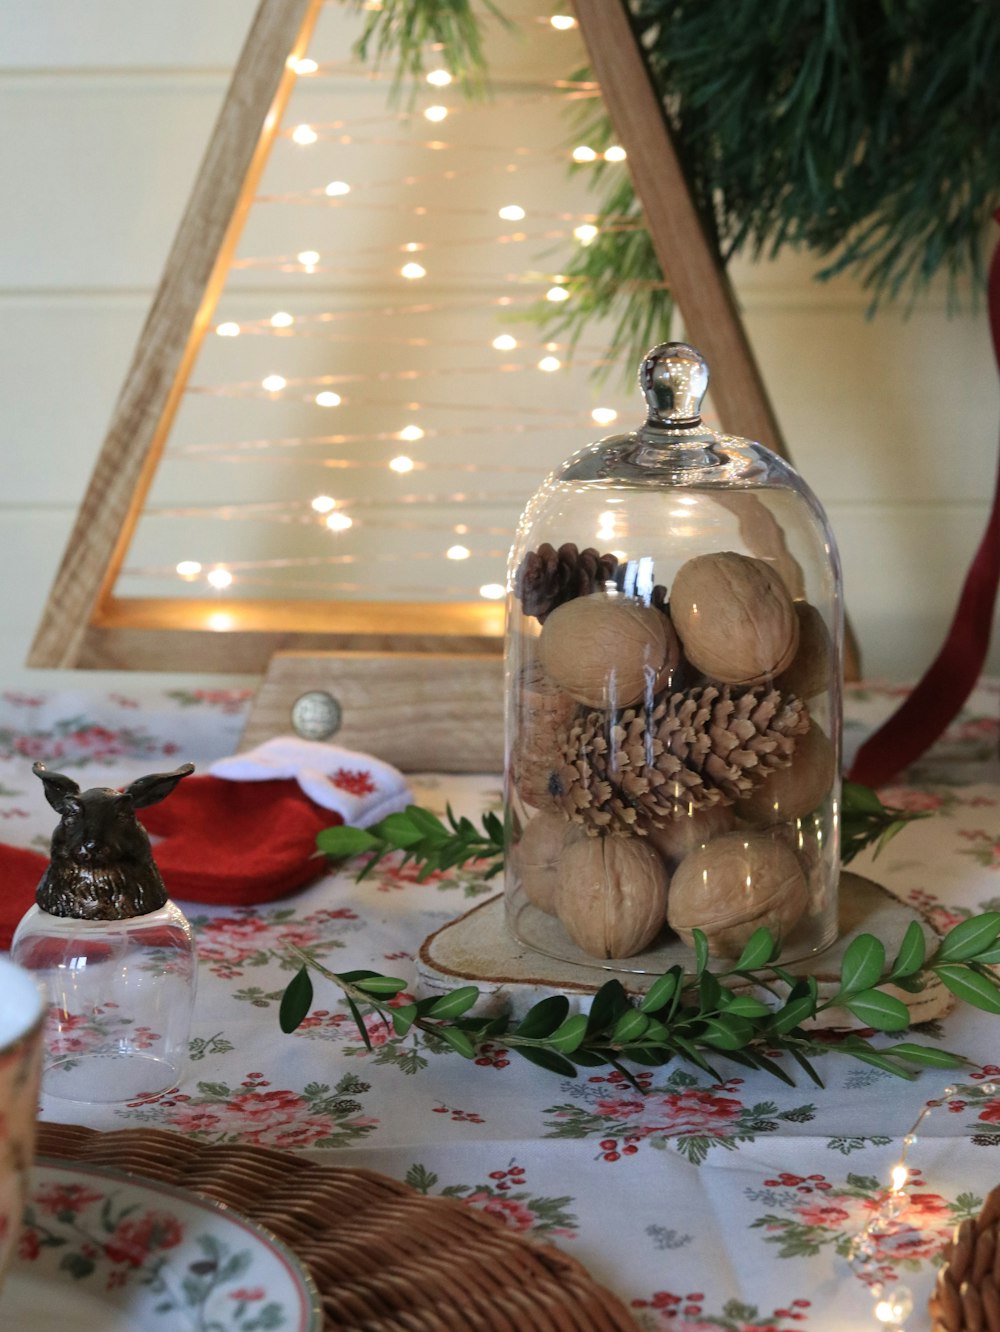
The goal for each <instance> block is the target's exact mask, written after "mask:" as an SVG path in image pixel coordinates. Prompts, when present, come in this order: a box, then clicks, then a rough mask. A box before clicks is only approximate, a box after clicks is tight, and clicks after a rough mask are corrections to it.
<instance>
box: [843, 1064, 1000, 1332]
mask: <svg viewBox="0 0 1000 1332" xmlns="http://www.w3.org/2000/svg"><path fill="white" fill-rule="evenodd" d="M976 1076H982V1075H977V1074H973V1077H976ZM998 1091H1000V1084H998V1083H996V1082H994V1081H992V1080H990V1081H986V1082H981V1083H979V1085H978V1086H976V1087H975V1088H969V1089H968V1091H967V1092H966V1093H965V1094H966V1096H967V1097H969V1096H976V1097H978V1098H980V1099H982V1100H988V1099H989V1098H990V1097H991V1096H995V1095H996V1094H997V1092H998ZM957 1092H958V1088H957V1087H956V1086H953V1085H949V1086H947V1087H945V1088H944V1090H943V1091H942V1092H941V1094H940V1096H938V1097H935V1098H934V1099H933V1100H930V1101H926V1102H925V1103H924V1106H923V1109H922V1110H921V1111H920V1113H919V1115H917V1117H916V1119H915V1120H914V1121H913V1124H912V1125H911V1127H910V1129H909V1131H908V1132H907V1133H905V1134H904V1135H903V1138H902V1150H901V1152H900V1154H899V1159H898V1160H897V1161H896V1162H895V1163H894V1164H893V1165H892V1166H891V1167H890V1170H889V1187H888V1189H887V1190H886V1191H885V1193H883V1195H882V1198H881V1201H880V1203H879V1206H878V1208H877V1210H876V1211H875V1213H874V1214H873V1216H872V1218H871V1220H870V1221H869V1222H868V1223H867V1225H866V1226H865V1227H864V1229H863V1230H861V1231H860V1232H859V1233H858V1234H857V1235H855V1237H854V1238H853V1240H852V1241H851V1246H850V1252H849V1255H848V1263H849V1264H850V1267H851V1270H852V1271H853V1273H854V1275H855V1276H856V1277H857V1278H858V1279H859V1280H860V1281H862V1282H863V1283H864V1284H865V1285H866V1286H867V1287H868V1290H869V1292H870V1294H871V1296H872V1299H873V1300H874V1301H875V1309H874V1314H875V1326H876V1327H878V1328H880V1329H882V1332H906V1320H907V1319H908V1318H909V1316H910V1314H911V1313H912V1312H913V1294H912V1292H911V1291H910V1289H909V1287H908V1286H905V1285H897V1286H894V1287H892V1288H891V1289H888V1288H887V1287H886V1283H885V1282H884V1281H883V1280H882V1279H881V1277H880V1276H879V1275H878V1273H877V1267H878V1261H877V1259H878V1252H877V1243H876V1241H877V1239H878V1238H880V1237H882V1236H885V1235H891V1234H892V1233H893V1227H894V1225H895V1224H896V1223H897V1222H898V1221H900V1219H901V1218H902V1217H903V1216H904V1214H905V1212H906V1209H907V1207H908V1206H909V1193H908V1189H907V1186H908V1184H909V1181H910V1178H911V1170H910V1167H909V1165H908V1164H907V1161H908V1157H909V1153H910V1149H911V1148H913V1147H915V1146H916V1145H917V1143H918V1141H919V1136H918V1135H919V1131H920V1129H921V1128H922V1126H923V1124H924V1122H925V1121H926V1119H927V1118H928V1116H929V1115H930V1114H931V1113H932V1112H933V1111H934V1110H937V1109H939V1108H940V1107H941V1106H942V1105H944V1104H945V1102H946V1101H949V1100H950V1099H951V1098H952V1097H953V1096H955V1095H956V1093H957Z"/></svg>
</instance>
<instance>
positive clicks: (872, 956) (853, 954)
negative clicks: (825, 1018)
mask: <svg viewBox="0 0 1000 1332" xmlns="http://www.w3.org/2000/svg"><path fill="white" fill-rule="evenodd" d="M884 969H885V945H884V944H883V943H882V941H881V939H876V938H875V936H874V934H859V935H858V937H857V938H856V939H854V940H852V941H851V943H850V944H849V945H848V947H847V951H846V952H845V953H844V960H843V962H842V963H841V966H840V993H841V995H846V994H848V993H849V992H850V991H852V990H868V989H870V988H871V987H872V986H873V985H877V984H878V982H879V980H880V979H881V977H882V972H883V971H884Z"/></svg>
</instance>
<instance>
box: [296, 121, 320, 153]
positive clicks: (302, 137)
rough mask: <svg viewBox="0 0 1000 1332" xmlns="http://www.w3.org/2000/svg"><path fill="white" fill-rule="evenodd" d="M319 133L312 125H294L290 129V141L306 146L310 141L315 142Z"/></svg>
mask: <svg viewBox="0 0 1000 1332" xmlns="http://www.w3.org/2000/svg"><path fill="white" fill-rule="evenodd" d="M318 138H319V135H318V134H317V133H316V131H315V130H314V129H313V127H312V125H296V126H295V128H294V129H293V130H292V142H293V143H297V144H300V145H301V146H302V147H303V148H306V147H308V146H309V144H311V143H315V142H316V140H317V139H318Z"/></svg>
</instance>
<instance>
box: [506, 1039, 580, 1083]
mask: <svg viewBox="0 0 1000 1332" xmlns="http://www.w3.org/2000/svg"><path fill="white" fill-rule="evenodd" d="M511 1049H512V1050H514V1051H515V1052H516V1053H517V1054H519V1055H520V1056H521V1058H522V1059H527V1061H528V1063H529V1064H537V1065H538V1067H539V1068H544V1069H547V1070H548V1071H549V1072H550V1073H558V1074H559V1076H560V1077H563V1078H575V1077H576V1066H575V1065H574V1064H571V1063H570V1062H569V1060H568V1059H564V1058H563V1056H562V1055H561V1054H556V1052H555V1050H539V1049H538V1048H537V1047H536V1046H533V1045H512V1046H511Z"/></svg>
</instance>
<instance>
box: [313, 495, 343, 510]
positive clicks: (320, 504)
mask: <svg viewBox="0 0 1000 1332" xmlns="http://www.w3.org/2000/svg"><path fill="white" fill-rule="evenodd" d="M336 507H337V501H336V500H335V499H334V498H333V496H332V495H317V496H316V498H315V499H314V500H313V501H312V508H313V509H315V510H316V512H317V513H329V512H330V510H331V509H335V508H336Z"/></svg>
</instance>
